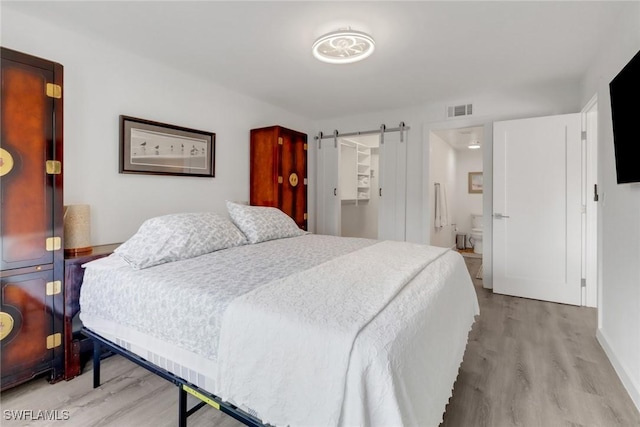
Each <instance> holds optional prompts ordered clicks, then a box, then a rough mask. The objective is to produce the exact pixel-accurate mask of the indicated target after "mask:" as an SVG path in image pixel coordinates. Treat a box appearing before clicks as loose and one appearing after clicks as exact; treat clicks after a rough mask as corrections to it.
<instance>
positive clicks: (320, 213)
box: [316, 122, 410, 241]
mask: <svg viewBox="0 0 640 427" xmlns="http://www.w3.org/2000/svg"><path fill="white" fill-rule="evenodd" d="M380 129H381V130H380V131H361V132H353V133H347V134H342V135H340V134H339V133H338V131H337V130H336V131H335V132H334V134H333V135H331V136H324V135H323V134H322V133H320V135H319V136H318V137H317V138H316V140H318V144H317V150H318V151H317V157H316V161H317V168H316V174H317V193H316V212H317V223H316V231H317V233H318V234H329V235H334V236H343V235H344V236H358V237H371V236H375V238H377V239H379V240H397V241H404V240H406V197H407V195H406V186H407V144H408V140H409V135H408V132H407V131H408V130H409V129H410V128H409V126H405V125H404V122H401V123H400V126H399V127H398V128H391V129H387V128H385V126H384V125H382V126H381V127H380ZM364 137H369V138H371V139H369V140H366V139H363V138H364ZM323 140H325V141H324V142H323ZM376 142H377V159H376ZM348 146H350V147H348ZM356 147H360V148H361V150H360V153H358V150H357V149H356ZM367 149H368V150H369V151H368V152H367ZM343 150H344V152H343ZM342 157H350V158H351V161H350V162H348V163H347V162H346V161H341V158H342ZM367 158H368V159H367ZM358 163H361V164H358ZM347 164H348V165H349V166H347ZM354 165H355V166H354ZM372 165H373V167H371V166H372ZM342 167H344V169H345V171H344V172H345V173H344V174H341V172H342V171H341V168H342ZM347 170H348V171H349V172H346V171H347ZM372 171H373V174H372ZM342 175H344V176H345V177H346V176H349V177H350V178H348V179H347V178H344V179H342ZM367 178H368V179H367ZM376 180H377V182H376ZM367 181H368V183H367ZM374 193H375V194H374ZM367 199H368V200H367ZM343 201H344V204H343ZM350 204H351V205H356V206H351V207H350V208H355V207H358V208H366V210H367V211H368V213H369V217H368V219H367V221H366V224H367V226H366V230H363V229H358V227H361V226H362V224H364V223H365V221H363V220H362V219H359V220H353V221H352V218H351V217H349V221H351V223H350V224H346V227H345V232H344V233H343V227H342V207H343V206H344V205H350ZM350 210H351V211H354V210H355V209H349V207H347V209H346V211H350ZM352 213H354V212H348V214H347V215H349V214H352ZM376 215H377V221H374V220H373V218H375V217H376ZM351 216H354V217H356V218H362V217H361V216H359V215H355V214H354V215H351ZM353 222H357V223H358V224H356V227H354V226H353V225H354V224H353ZM376 232H377V234H376ZM365 233H366V234H365Z"/></svg>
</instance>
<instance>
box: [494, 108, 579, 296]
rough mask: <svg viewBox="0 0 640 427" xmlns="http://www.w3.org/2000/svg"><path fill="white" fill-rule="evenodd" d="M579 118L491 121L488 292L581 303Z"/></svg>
mask: <svg viewBox="0 0 640 427" xmlns="http://www.w3.org/2000/svg"><path fill="white" fill-rule="evenodd" d="M580 120H581V119H580V114H567V115H560V116H550V117H538V118H531V119H523V120H510V121H504V122H496V123H494V130H493V275H494V278H493V291H494V292H496V293H500V294H506V295H513V296H519V297H525V298H533V299H539V300H545V301H553V302H560V303H565V304H574V305H580V302H581V210H582V203H581V141H580V129H581V126H580V123H581V122H580Z"/></svg>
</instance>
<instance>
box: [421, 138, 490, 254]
mask: <svg viewBox="0 0 640 427" xmlns="http://www.w3.org/2000/svg"><path fill="white" fill-rule="evenodd" d="M484 134H485V132H484V126H469V127H458V128H450V129H438V130H432V131H430V132H429V176H428V182H427V185H428V186H429V190H430V191H429V194H430V196H429V206H430V207H431V208H430V209H429V211H430V212H429V216H428V221H429V223H428V227H430V231H431V232H430V244H431V245H433V246H441V247H447V248H454V249H457V250H459V251H460V252H461V253H462V254H463V255H465V256H469V257H476V258H482V252H483V246H482V243H483V229H482V221H483V216H482V213H483V190H484V182H483V148H484V145H485V141H484Z"/></svg>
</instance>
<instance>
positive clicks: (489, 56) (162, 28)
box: [2, 1, 629, 119]
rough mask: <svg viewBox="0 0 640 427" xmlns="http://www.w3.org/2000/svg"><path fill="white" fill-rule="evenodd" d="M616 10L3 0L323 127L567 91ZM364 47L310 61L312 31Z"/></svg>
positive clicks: (605, 5) (534, 5) (544, 4)
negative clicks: (552, 87) (486, 94)
mask: <svg viewBox="0 0 640 427" xmlns="http://www.w3.org/2000/svg"><path fill="white" fill-rule="evenodd" d="M625 6H629V3H626V2H613V1H604V2H592V1H567V2H556V1H540V2H524V1H512V2H484V1H471V2H458V1H454V2H451V1H448V2H446V1H441V2H422V1H413V2H386V1H374V2H357V1H345V2H329V1H320V2H307V1H305V2H291V1H286V2H270V1H259V2H245V1H232V2H220V1H214V2H207V1H196V2H180V1H173V2H167V1H162V2H149V1H129V2H124V1H120V2H101V1H84V2H58V1H47V2H31V1H20V2H8V1H3V2H2V7H10V8H13V9H15V10H18V11H22V12H23V13H26V14H29V15H33V16H37V17H41V18H43V19H45V20H47V21H49V22H55V23H57V24H59V25H61V26H63V27H66V28H68V29H70V30H73V31H78V32H81V33H85V34H89V35H92V36H95V37H99V38H102V39H105V40H107V41H108V42H110V43H113V44H115V45H118V46H120V47H122V48H123V49H127V50H131V51H134V52H136V53H137V54H139V55H141V56H146V57H150V58H153V59H155V60H157V61H160V62H162V63H165V64H167V65H169V66H172V67H177V68H181V69H183V70H185V71H187V72H189V73H193V74H196V75H199V76H201V77H204V78H206V79H211V80H213V81H215V82H216V83H218V84H220V85H222V86H226V87H228V88H230V89H232V90H234V91H237V92H241V93H244V94H247V95H250V96H252V97H255V98H258V99H262V100H264V101H266V102H268V103H271V104H274V105H278V106H281V107H283V108H285V109H288V110H291V111H294V112H298V113H299V114H302V115H304V116H307V117H309V118H311V119H324V118H329V117H336V116H340V115H345V114H348V115H352V114H360V113H367V112H371V111H379V110H387V109H396V108H403V107H409V106H415V105H423V104H426V103H431V102H437V101H443V100H450V99H456V98H459V97H462V98H465V97H467V96H469V95H470V94H474V93H477V92H479V91H491V90H507V89H508V88H516V87H524V88H526V87H529V86H533V85H536V84H540V83H541V82H542V83H550V84H553V83H558V82H560V83H562V82H573V83H575V82H576V80H577V79H579V78H580V77H581V76H582V75H583V73H584V72H585V70H586V68H587V67H588V65H589V64H590V62H591V61H592V59H593V58H594V56H595V53H596V52H597V49H598V48H599V46H600V40H601V39H602V38H603V37H605V35H606V33H607V32H609V31H611V30H612V29H613V24H614V22H615V20H616V19H617V18H618V17H619V15H620V13H624V8H625ZM346 26H351V27H352V28H353V29H357V30H361V31H366V32H368V33H370V34H371V35H372V36H373V37H374V39H375V40H376V51H375V53H374V54H373V55H372V56H371V57H370V58H368V59H367V60H365V61H363V62H359V63H355V64H347V65H333V64H326V63H321V62H319V61H317V60H316V59H314V58H313V56H312V54H311V45H312V43H313V42H314V40H315V39H316V38H317V37H318V36H320V35H321V34H323V33H325V32H329V31H333V30H336V29H339V28H344V27H346Z"/></svg>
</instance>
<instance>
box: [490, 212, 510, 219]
mask: <svg viewBox="0 0 640 427" xmlns="http://www.w3.org/2000/svg"><path fill="white" fill-rule="evenodd" d="M493 217H494V218H496V219H502V218H510V217H509V215H502V214H501V213H494V214H493Z"/></svg>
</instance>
